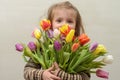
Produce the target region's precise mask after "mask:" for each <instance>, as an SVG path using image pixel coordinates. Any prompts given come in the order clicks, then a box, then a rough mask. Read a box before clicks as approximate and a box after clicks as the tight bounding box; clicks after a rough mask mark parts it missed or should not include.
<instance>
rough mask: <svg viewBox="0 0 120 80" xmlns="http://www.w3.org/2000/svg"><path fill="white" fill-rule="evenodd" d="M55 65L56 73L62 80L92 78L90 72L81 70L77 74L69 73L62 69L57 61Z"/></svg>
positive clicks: (88, 79) (87, 79)
mask: <svg viewBox="0 0 120 80" xmlns="http://www.w3.org/2000/svg"><path fill="white" fill-rule="evenodd" d="M54 66H55V68H56V69H55V72H54V74H55V75H57V76H58V77H60V78H61V79H62V80H90V73H87V72H80V73H77V74H69V73H66V72H65V71H63V70H61V69H60V68H59V66H58V64H57V63H54Z"/></svg>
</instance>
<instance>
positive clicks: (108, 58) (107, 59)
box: [103, 55, 114, 64]
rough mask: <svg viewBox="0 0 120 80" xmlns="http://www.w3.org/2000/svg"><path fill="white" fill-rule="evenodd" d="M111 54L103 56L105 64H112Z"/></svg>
mask: <svg viewBox="0 0 120 80" xmlns="http://www.w3.org/2000/svg"><path fill="white" fill-rule="evenodd" d="M113 59H114V58H113V56H112V55H107V56H105V57H104V58H103V62H104V63H106V64H112V62H113Z"/></svg>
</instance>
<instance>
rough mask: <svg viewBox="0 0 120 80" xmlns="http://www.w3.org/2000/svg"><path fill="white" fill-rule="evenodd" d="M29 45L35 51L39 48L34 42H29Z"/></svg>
mask: <svg viewBox="0 0 120 80" xmlns="http://www.w3.org/2000/svg"><path fill="white" fill-rule="evenodd" d="M28 47H29V48H30V50H31V51H34V50H35V49H36V48H37V47H36V45H35V43H34V42H29V43H28Z"/></svg>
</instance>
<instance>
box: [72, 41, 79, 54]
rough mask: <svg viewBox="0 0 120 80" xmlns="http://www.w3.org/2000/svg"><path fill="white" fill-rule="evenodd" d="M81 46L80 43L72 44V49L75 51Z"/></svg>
mask: <svg viewBox="0 0 120 80" xmlns="http://www.w3.org/2000/svg"><path fill="white" fill-rule="evenodd" d="M79 46H80V44H79V43H74V44H73V45H72V47H71V50H72V51H73V52H75V51H76V50H77V49H78V47H79Z"/></svg>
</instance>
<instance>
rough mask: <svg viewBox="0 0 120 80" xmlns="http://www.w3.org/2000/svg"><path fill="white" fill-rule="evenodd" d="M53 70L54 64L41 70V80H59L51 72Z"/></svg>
mask: <svg viewBox="0 0 120 80" xmlns="http://www.w3.org/2000/svg"><path fill="white" fill-rule="evenodd" d="M53 70H54V65H53V66H52V67H50V68H49V69H47V70H45V71H44V72H43V80H61V79H60V78H59V77H57V76H56V75H54V74H52V71H53Z"/></svg>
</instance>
